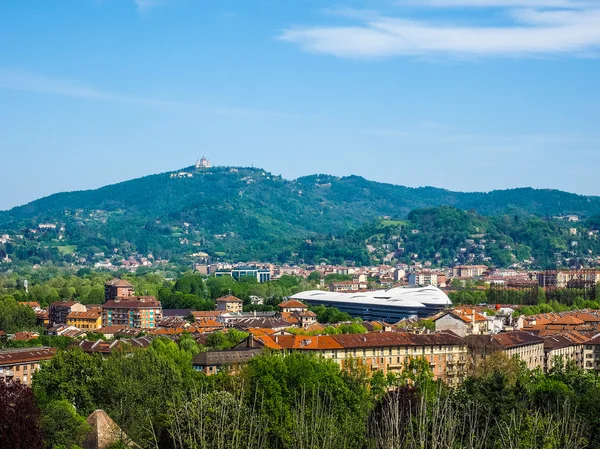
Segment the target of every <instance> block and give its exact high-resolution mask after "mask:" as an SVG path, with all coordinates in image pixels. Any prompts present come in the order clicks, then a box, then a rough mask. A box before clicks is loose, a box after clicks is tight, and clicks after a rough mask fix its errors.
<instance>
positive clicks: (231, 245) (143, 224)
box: [0, 167, 600, 260]
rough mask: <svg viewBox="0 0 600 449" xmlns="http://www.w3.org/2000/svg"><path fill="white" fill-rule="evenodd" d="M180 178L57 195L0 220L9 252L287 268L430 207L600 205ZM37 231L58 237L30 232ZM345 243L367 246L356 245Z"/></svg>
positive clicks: (334, 181) (545, 197)
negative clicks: (299, 257) (212, 259)
mask: <svg viewBox="0 0 600 449" xmlns="http://www.w3.org/2000/svg"><path fill="white" fill-rule="evenodd" d="M181 172H184V173H186V174H180V173H181ZM181 172H172V173H163V174H158V175H151V176H146V177H143V178H138V179H133V180H130V181H126V182H122V183H118V184H114V185H109V186H106V187H102V188H100V189H96V190H87V191H78V192H68V193H58V194H54V195H51V196H48V197H46V198H42V199H39V200H37V201H33V202H31V203H29V204H26V205H24V206H20V207H16V208H14V209H11V210H9V211H4V212H0V231H1V232H0V233H5V232H7V233H19V234H23V235H24V238H23V240H22V242H21V243H18V244H13V245H12V246H11V245H10V244H9V246H8V247H7V248H5V249H4V251H5V252H7V253H9V254H13V255H14V257H16V258H17V259H20V260H23V259H27V258H30V257H33V256H35V257H40V258H42V260H43V259H45V258H48V257H50V258H53V257H55V256H54V254H55V251H54V250H55V248H58V247H60V248H62V249H60V250H59V249H56V252H57V253H59V255H60V256H62V257H65V256H72V257H75V256H76V255H79V256H83V257H88V258H90V257H92V256H93V254H95V253H100V252H104V253H111V254H112V253H114V252H115V249H116V250H117V251H118V252H119V253H121V254H127V253H131V252H140V253H143V254H145V253H147V252H153V253H154V255H155V257H169V258H176V257H183V256H185V255H187V254H191V253H194V252H198V251H206V252H208V253H209V254H211V255H214V254H219V255H222V254H225V256H226V257H227V258H230V259H240V260H247V259H256V258H262V259H267V258H271V259H272V258H274V257H277V258H279V259H280V260H286V259H289V258H291V257H295V254H296V253H297V252H298V250H299V248H300V247H301V242H303V241H305V240H307V239H311V240H315V241H319V240H323V241H326V240H327V238H328V236H329V237H331V236H335V237H338V238H340V237H343V236H344V235H346V234H347V233H348V232H349V231H352V230H358V229H361V228H362V227H364V226H366V225H368V224H369V223H373V222H374V220H376V219H378V218H379V217H386V216H389V217H391V218H393V219H396V220H398V219H404V218H407V217H409V214H410V212H411V211H412V210H415V209H422V208H428V207H436V206H442V205H450V206H454V207H455V208H458V209H463V210H474V211H476V212H477V213H479V214H481V215H483V216H492V215H501V214H509V215H510V216H514V215H518V216H523V217H527V216H529V215H536V216H540V217H542V216H543V217H551V216H556V215H564V214H576V215H578V216H580V217H582V218H586V217H592V216H594V215H598V214H600V197H588V196H581V195H575V194H571V193H566V192H561V191H557V190H535V189H531V188H523V189H512V190H498V191H493V192H489V193H462V192H452V191H449V190H445V189H439V188H433V187H422V188H410V187H403V186H397V185H392V184H384V183H378V182H373V181H368V180H366V179H364V178H361V177H358V176H349V177H335V176H330V175H311V176H306V177H302V178H299V179H296V180H285V179H283V178H281V177H280V176H276V175H273V174H271V173H268V172H266V171H264V170H261V169H256V168H241V167H236V168H233V167H216V168H210V169H199V170H197V169H195V168H194V167H188V168H185V169H183V170H182V171H181ZM40 223H54V224H56V225H57V228H56V230H39V229H38V232H35V233H32V232H30V231H27V229H37V228H38V225H39V224H40ZM61 227H63V228H64V231H60V228H61ZM347 243H348V245H351V244H353V243H355V244H356V245H359V246H360V247H361V248H362V247H363V246H364V245H363V242H359V241H357V242H350V241H348V242H347ZM73 247H75V248H76V250H73ZM64 248H68V249H69V251H66V250H65V249H64ZM363 249H364V248H363ZM363 249H361V251H363ZM350 253H352V251H350Z"/></svg>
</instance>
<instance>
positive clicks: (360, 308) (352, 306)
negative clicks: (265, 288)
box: [291, 286, 452, 322]
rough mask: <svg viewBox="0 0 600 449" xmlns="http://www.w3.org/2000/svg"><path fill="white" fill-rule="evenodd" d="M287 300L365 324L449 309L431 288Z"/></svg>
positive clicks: (325, 293)
mask: <svg viewBox="0 0 600 449" xmlns="http://www.w3.org/2000/svg"><path fill="white" fill-rule="evenodd" d="M291 298H292V299H297V300H299V301H303V302H305V303H307V304H310V305H315V306H316V305H324V306H331V307H335V308H337V309H339V310H341V311H342V312H347V313H349V314H350V315H352V316H356V317H361V318H363V319H365V320H384V321H385V320H387V321H392V322H394V321H398V320H400V319H402V318H406V317H409V316H414V315H417V316H419V317H425V316H429V315H432V314H434V313H436V312H437V311H439V310H441V309H444V308H445V307H448V306H451V305H452V302H451V301H450V299H449V298H448V296H447V295H446V294H445V293H444V292H443V291H441V290H440V289H439V288H437V287H433V286H427V287H418V286H407V287H395V288H391V289H389V290H375V291H369V292H355V293H337V292H328V291H323V290H310V291H306V292H301V293H297V294H295V295H292V296H291Z"/></svg>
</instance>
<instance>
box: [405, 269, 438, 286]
mask: <svg viewBox="0 0 600 449" xmlns="http://www.w3.org/2000/svg"><path fill="white" fill-rule="evenodd" d="M408 284H409V285H420V286H426V285H433V286H434V287H437V286H438V275H437V273H433V272H430V271H421V272H418V273H410V274H409V275H408Z"/></svg>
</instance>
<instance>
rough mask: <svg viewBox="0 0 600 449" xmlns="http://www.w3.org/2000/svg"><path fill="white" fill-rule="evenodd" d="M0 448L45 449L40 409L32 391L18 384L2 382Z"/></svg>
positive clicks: (0, 391) (0, 386)
mask: <svg viewBox="0 0 600 449" xmlns="http://www.w3.org/2000/svg"><path fill="white" fill-rule="evenodd" d="M0 447H1V448H2V449H42V448H43V432H42V429H41V427H40V409H39V408H38V406H37V405H36V403H35V399H34V397H33V394H32V392H31V389H29V388H28V387H26V386H25V385H21V384H20V383H17V382H11V383H9V384H6V383H4V382H0Z"/></svg>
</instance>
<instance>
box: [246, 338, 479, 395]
mask: <svg viewBox="0 0 600 449" xmlns="http://www.w3.org/2000/svg"><path fill="white" fill-rule="evenodd" d="M256 339H257V340H259V341H260V342H262V343H263V344H264V345H265V346H266V347H269V348H271V349H275V350H288V351H313V352H316V353H318V354H319V355H321V356H323V357H325V358H329V359H332V360H334V361H335V362H336V363H338V364H339V365H340V366H344V363H345V362H346V360H347V359H350V358H353V359H358V360H360V361H361V362H362V363H364V364H365V365H366V366H368V367H369V368H370V369H371V370H381V371H383V373H384V374H387V373H388V372H397V373H399V372H401V371H402V369H403V368H404V364H405V362H408V361H409V360H410V359H413V358H417V357H422V358H425V359H426V360H428V361H429V366H430V367H431V370H432V372H433V375H434V378H435V379H442V380H444V381H445V382H447V383H448V384H450V385H456V384H458V383H460V382H462V381H463V380H464V378H465V376H466V367H467V345H466V343H465V341H464V340H463V339H462V338H460V337H458V336H456V335H454V334H451V333H445V332H440V333H435V334H420V335H417V334H410V333H405V332H371V333H366V334H344V335H332V336H327V335H321V336H314V337H307V336H298V335H281V336H272V335H263V336H259V337H256Z"/></svg>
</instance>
